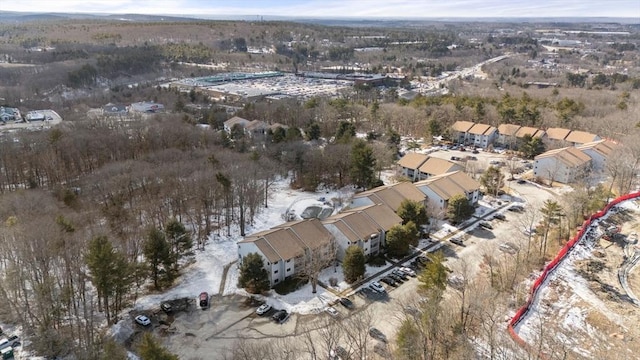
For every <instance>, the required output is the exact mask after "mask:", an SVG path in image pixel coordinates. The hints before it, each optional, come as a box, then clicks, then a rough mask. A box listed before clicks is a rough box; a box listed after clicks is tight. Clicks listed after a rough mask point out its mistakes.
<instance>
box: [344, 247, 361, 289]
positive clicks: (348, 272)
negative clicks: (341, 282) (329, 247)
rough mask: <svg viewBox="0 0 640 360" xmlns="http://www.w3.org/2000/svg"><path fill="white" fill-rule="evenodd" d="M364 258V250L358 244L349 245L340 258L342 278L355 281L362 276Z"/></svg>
mask: <svg viewBox="0 0 640 360" xmlns="http://www.w3.org/2000/svg"><path fill="white" fill-rule="evenodd" d="M365 263H366V259H365V257H364V251H363V250H362V248H360V247H359V246H355V245H351V246H349V247H348V248H347V250H346V251H345V255H344V259H343V260H342V271H343V272H344V279H345V280H346V281H347V282H349V283H352V282H355V281H357V280H359V279H361V278H362V277H363V276H364V272H365V266H364V265H365Z"/></svg>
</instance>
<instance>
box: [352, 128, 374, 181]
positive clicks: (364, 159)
mask: <svg viewBox="0 0 640 360" xmlns="http://www.w3.org/2000/svg"><path fill="white" fill-rule="evenodd" d="M375 168H376V158H375V157H374V156H373V150H372V149H371V146H369V145H368V144H367V143H366V142H365V141H363V140H357V141H355V142H354V144H353V147H352V148H351V181H352V182H353V183H354V184H355V185H357V186H358V187H364V188H370V187H371V186H372V185H373V184H374V183H375V180H376V178H375V174H376V171H375Z"/></svg>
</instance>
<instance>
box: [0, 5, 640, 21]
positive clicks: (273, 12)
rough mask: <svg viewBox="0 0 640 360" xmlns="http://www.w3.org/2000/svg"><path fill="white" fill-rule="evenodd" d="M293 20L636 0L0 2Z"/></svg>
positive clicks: (570, 13) (624, 9)
mask: <svg viewBox="0 0 640 360" xmlns="http://www.w3.org/2000/svg"><path fill="white" fill-rule="evenodd" d="M2 10H4V11H26V12H34V11H36V12H67V13H68V12H72V13H111V14H125V13H128V14H132V13H135V14H158V15H199V16H207V17H215V16H216V15H218V16H229V15H256V16H258V15H261V16H264V17H265V19H266V18H268V16H293V17H355V18H364V17H374V18H442V17H449V18H450V17H526V18H531V17H625V18H637V19H638V20H639V21H640V0H227V1H221V0H0V11H2Z"/></svg>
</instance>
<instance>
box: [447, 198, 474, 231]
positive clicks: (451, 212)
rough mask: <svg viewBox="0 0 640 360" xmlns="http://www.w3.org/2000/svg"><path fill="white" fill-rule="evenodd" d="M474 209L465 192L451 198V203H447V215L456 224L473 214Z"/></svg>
mask: <svg viewBox="0 0 640 360" xmlns="http://www.w3.org/2000/svg"><path fill="white" fill-rule="evenodd" d="M474 211H475V210H474V208H473V205H471V203H470V202H469V199H467V197H466V196H464V194H458V195H454V196H452V197H451V198H450V199H449V203H448V205H447V216H448V217H449V220H450V221H451V222H452V223H454V224H458V223H461V222H462V221H464V220H466V219H468V218H469V217H471V215H473V212H474Z"/></svg>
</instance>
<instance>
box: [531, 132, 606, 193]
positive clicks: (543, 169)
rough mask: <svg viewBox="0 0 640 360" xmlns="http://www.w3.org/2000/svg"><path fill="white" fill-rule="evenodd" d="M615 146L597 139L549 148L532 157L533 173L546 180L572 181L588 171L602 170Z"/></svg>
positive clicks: (565, 182) (566, 182)
mask: <svg viewBox="0 0 640 360" xmlns="http://www.w3.org/2000/svg"><path fill="white" fill-rule="evenodd" d="M617 147H618V144H616V143H614V142H613V141H611V140H598V141H593V142H590V143H586V144H582V145H578V146H575V147H574V146H567V147H563V148H560V149H554V150H549V151H547V152H545V153H542V154H540V155H538V156H536V157H535V158H534V159H535V162H534V166H533V174H534V176H535V177H536V178H541V179H545V180H548V181H556V182H560V183H564V184H568V183H572V182H575V181H576V180H577V179H579V178H580V177H583V176H585V175H586V174H588V173H589V172H600V171H603V170H604V169H605V166H606V164H607V159H608V158H609V157H610V156H611V155H612V154H613V152H614V151H615V149H616V148H617Z"/></svg>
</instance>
